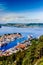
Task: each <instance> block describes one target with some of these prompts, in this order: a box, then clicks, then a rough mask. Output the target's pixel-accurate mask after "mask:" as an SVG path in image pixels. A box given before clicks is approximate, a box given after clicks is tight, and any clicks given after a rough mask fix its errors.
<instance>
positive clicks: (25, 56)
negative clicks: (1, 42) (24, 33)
mask: <svg viewBox="0 0 43 65" xmlns="http://www.w3.org/2000/svg"><path fill="white" fill-rule="evenodd" d="M42 56H43V35H42V36H40V38H39V39H32V40H31V45H30V46H28V49H27V50H22V51H19V52H17V53H15V54H12V55H11V56H8V57H7V56H6V57H5V56H3V57H0V65H34V63H35V62H36V60H38V59H40V58H41V57H42Z"/></svg>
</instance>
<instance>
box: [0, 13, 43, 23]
mask: <svg viewBox="0 0 43 65" xmlns="http://www.w3.org/2000/svg"><path fill="white" fill-rule="evenodd" d="M0 21H1V22H3V23H8V22H14V23H15V22H16V23H30V22H31V23H32V22H34V23H36V22H42V23H43V12H27V13H26V12H24V13H4V15H3V14H1V15H0Z"/></svg>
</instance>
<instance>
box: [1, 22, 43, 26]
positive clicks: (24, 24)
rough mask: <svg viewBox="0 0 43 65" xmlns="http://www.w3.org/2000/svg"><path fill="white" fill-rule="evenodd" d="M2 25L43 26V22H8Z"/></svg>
mask: <svg viewBox="0 0 43 65" xmlns="http://www.w3.org/2000/svg"><path fill="white" fill-rule="evenodd" d="M0 26H13V27H34V26H43V23H28V24H27V23H7V24H0Z"/></svg>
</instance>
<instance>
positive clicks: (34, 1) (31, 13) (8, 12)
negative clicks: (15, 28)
mask: <svg viewBox="0 0 43 65" xmlns="http://www.w3.org/2000/svg"><path fill="white" fill-rule="evenodd" d="M38 22H39V23H41V22H42V23H43V0H0V23H38Z"/></svg>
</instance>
